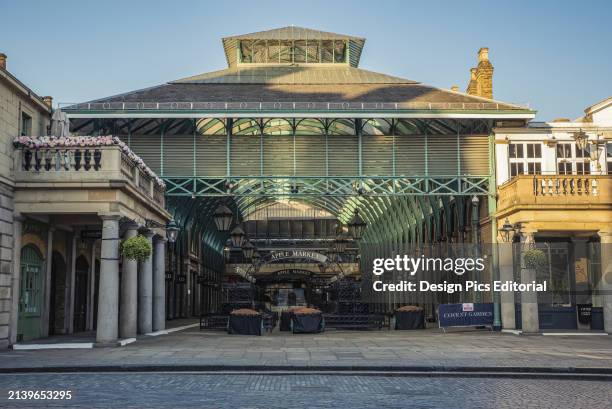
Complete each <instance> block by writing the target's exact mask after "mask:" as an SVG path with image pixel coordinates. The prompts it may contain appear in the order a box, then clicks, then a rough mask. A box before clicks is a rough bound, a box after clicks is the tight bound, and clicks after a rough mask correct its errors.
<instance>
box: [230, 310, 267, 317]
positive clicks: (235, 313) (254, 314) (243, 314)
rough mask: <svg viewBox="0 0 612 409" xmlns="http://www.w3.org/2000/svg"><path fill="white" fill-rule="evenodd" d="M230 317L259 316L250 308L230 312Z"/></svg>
mask: <svg viewBox="0 0 612 409" xmlns="http://www.w3.org/2000/svg"><path fill="white" fill-rule="evenodd" d="M231 314H232V315H242V316H245V315H248V316H257V315H261V314H260V313H259V312H258V311H255V310H252V309H250V308H238V309H235V310H233V311H232V312H231Z"/></svg>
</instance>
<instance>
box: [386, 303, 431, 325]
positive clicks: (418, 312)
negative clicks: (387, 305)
mask: <svg viewBox="0 0 612 409" xmlns="http://www.w3.org/2000/svg"><path fill="white" fill-rule="evenodd" d="M394 315H395V329H396V330H406V329H422V328H425V313H424V312H423V308H421V307H419V306H416V305H405V306H403V307H399V308H397V309H396V310H395V314H394Z"/></svg>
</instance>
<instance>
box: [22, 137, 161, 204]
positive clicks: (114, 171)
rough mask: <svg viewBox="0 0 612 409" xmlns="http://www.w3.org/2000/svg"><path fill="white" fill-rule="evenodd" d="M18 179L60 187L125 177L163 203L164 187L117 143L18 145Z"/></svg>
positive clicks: (101, 183) (100, 182) (83, 185)
mask: <svg viewBox="0 0 612 409" xmlns="http://www.w3.org/2000/svg"><path fill="white" fill-rule="evenodd" d="M14 160H15V162H14V169H15V181H16V182H17V183H29V184H36V187H38V184H41V183H43V184H46V183H49V184H53V186H54V187H57V188H61V187H62V186H65V187H74V186H75V184H78V185H79V186H82V187H83V188H87V185H88V184H89V185H90V186H91V187H98V186H104V185H108V184H109V183H110V182H115V181H124V182H127V183H128V184H129V185H131V186H132V187H133V188H134V189H135V190H137V191H139V192H140V193H141V194H142V195H144V196H145V197H146V198H148V199H150V200H152V201H153V202H154V203H155V204H156V205H158V206H160V207H162V208H163V207H164V195H165V189H164V188H163V187H162V186H160V185H158V184H157V183H156V181H155V180H154V178H152V177H151V176H149V175H147V174H146V172H145V171H144V170H142V169H141V168H140V167H139V166H138V165H137V164H136V163H135V162H134V161H133V160H132V159H131V158H130V157H129V156H128V155H127V154H126V153H125V152H123V151H122V150H121V148H120V147H118V146H96V147H74V146H68V147H67V146H62V147H53V148H49V147H37V148H26V147H20V148H16V151H15V159H14Z"/></svg>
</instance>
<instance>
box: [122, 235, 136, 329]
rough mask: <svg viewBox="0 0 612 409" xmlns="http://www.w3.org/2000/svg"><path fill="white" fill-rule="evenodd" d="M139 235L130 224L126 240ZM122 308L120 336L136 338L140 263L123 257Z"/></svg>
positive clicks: (125, 236)
mask: <svg viewBox="0 0 612 409" xmlns="http://www.w3.org/2000/svg"><path fill="white" fill-rule="evenodd" d="M137 234H138V226H137V225H136V224H135V223H133V224H130V225H129V226H128V228H127V231H126V232H125V235H124V238H125V239H130V238H132V237H136V235H137ZM120 303H121V308H120V309H119V313H120V316H119V336H120V337H121V338H134V337H135V336H136V330H137V320H138V262H137V261H136V260H130V259H127V258H125V257H123V264H122V270H121V300H120Z"/></svg>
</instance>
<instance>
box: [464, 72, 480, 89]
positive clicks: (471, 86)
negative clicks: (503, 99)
mask: <svg viewBox="0 0 612 409" xmlns="http://www.w3.org/2000/svg"><path fill="white" fill-rule="evenodd" d="M476 71H477V69H476V68H470V82H469V84H468V86H467V89H466V90H465V92H467V93H468V94H470V95H478V87H477V86H476Z"/></svg>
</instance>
